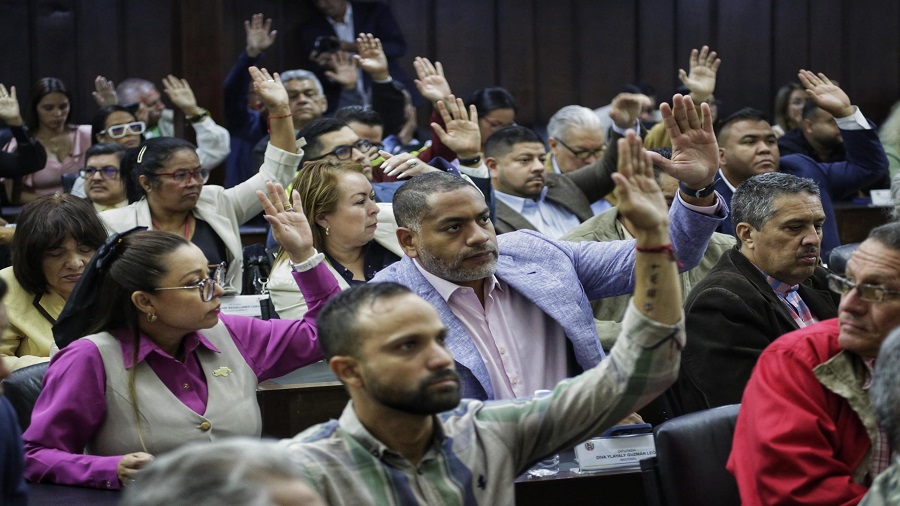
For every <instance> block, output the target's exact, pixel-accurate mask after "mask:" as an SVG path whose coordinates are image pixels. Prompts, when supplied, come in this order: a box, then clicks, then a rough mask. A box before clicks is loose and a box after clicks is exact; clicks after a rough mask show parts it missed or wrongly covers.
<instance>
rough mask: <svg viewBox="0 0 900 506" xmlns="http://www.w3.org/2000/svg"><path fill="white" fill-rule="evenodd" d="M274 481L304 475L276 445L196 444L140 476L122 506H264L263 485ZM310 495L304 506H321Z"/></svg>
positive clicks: (254, 442) (229, 441)
mask: <svg viewBox="0 0 900 506" xmlns="http://www.w3.org/2000/svg"><path fill="white" fill-rule="evenodd" d="M278 479H288V480H297V479H301V480H302V479H303V472H302V470H301V469H300V467H299V466H298V465H297V464H296V463H295V462H294V461H293V460H292V458H291V453H290V451H289V450H288V449H286V448H285V447H283V446H281V445H279V444H278V443H276V442H274V441H260V440H258V439H251V438H245V437H236V438H230V439H226V440H222V441H216V442H213V443H209V442H195V443H190V444H187V445H184V446H182V447H181V448H178V449H177V450H175V451H172V452H170V453H167V454H165V455H163V456H161V457H159V458H157V459H156V460H154V461H153V462H152V463H151V464H150V465H149V466H147V468H146V469H143V470H141V471H140V472H139V473H138V474H137V477H136V478H135V481H134V483H133V484H132V485H131V486H129V487H127V488H126V489H125V494H124V495H123V497H122V502H121V506H157V505H160V504H164V505H166V506H214V505H215V506H218V505H220V504H229V505H232V506H268V505H271V504H273V502H272V499H271V498H270V496H269V490H268V487H267V484H268V483H271V482H272V481H275V480H278ZM310 492H311V494H310V497H309V498H308V501H307V502H306V503H304V504H310V505H316V504H322V502H321V499H319V498H318V497H314V496H315V494H314V493H312V490H310ZM315 499H318V501H316V500H315Z"/></svg>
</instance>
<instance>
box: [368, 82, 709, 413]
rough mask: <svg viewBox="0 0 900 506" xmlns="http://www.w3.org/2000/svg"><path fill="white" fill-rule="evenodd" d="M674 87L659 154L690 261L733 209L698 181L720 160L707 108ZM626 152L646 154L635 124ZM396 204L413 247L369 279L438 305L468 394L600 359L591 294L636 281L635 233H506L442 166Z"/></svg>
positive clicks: (526, 385)
mask: <svg viewBox="0 0 900 506" xmlns="http://www.w3.org/2000/svg"><path fill="white" fill-rule="evenodd" d="M676 98H677V100H676V101H675V109H674V111H673V110H671V109H669V108H668V106H664V108H665V109H664V110H663V114H664V115H665V116H666V117H667V122H668V124H669V125H670V131H671V134H670V135H671V136H672V137H673V142H675V144H674V146H675V153H676V154H675V155H674V156H673V161H674V162H670V161H669V160H662V161H661V160H660V159H659V158H662V157H659V158H657V159H655V160H654V163H656V164H660V165H665V166H666V167H670V168H673V170H677V171H678V172H679V175H680V176H681V180H682V182H683V183H684V186H683V187H682V190H681V191H680V192H679V196H678V197H677V198H676V202H675V203H674V204H673V205H672V208H671V210H670V222H671V223H672V228H671V230H672V232H671V239H672V243H671V244H669V245H667V247H669V248H672V250H670V251H671V253H672V254H677V255H678V258H679V260H681V262H682V263H683V267H682V268H685V269H689V268H691V267H693V266H695V265H697V264H698V263H699V262H700V259H701V257H702V254H703V252H704V251H706V246H707V242H708V241H709V238H710V237H711V235H712V232H713V230H714V229H715V227H716V225H717V223H719V222H720V221H721V219H722V218H721V217H722V216H723V212H724V211H725V209H724V207H723V206H722V205H720V200H719V199H718V197H717V195H716V194H715V193H713V192H712V191H709V192H706V191H703V190H702V189H705V188H711V185H712V181H713V178H714V176H715V173H716V170H717V165H718V163H717V156H718V148H717V147H716V141H715V136H714V135H713V134H712V129H711V121H710V118H709V108H708V107H706V106H704V108H703V111H704V114H703V118H702V120H703V121H702V123H701V118H699V117H698V115H697V113H696V111H695V109H694V108H693V105H692V104H690V103H689V99H682V97H681V96H676ZM686 104H689V105H690V107H685V105H686ZM619 153H620V156H619V163H620V166H621V164H622V162H623V159H624V158H626V157H628V156H632V157H637V156H642V155H641V153H643V147H642V145H641V140H640V139H639V138H638V137H637V136H636V135H634V133H633V132H630V133H629V134H628V135H627V136H626V138H624V139H621V140H620V143H619ZM623 153H624V155H623ZM672 163H675V165H677V169H674V167H673V166H672ZM697 189H701V190H700V191H698V190H697ZM698 195H699V196H698ZM393 203H394V215H395V217H396V218H397V224H398V225H399V228H398V230H397V238H398V240H399V242H400V246H401V248H403V250H404V253H405V255H404V257H403V258H402V259H401V260H400V261H399V262H397V263H395V264H393V265H391V266H389V267H388V268H386V269H384V270H382V271H381V272H379V273H378V274H377V275H376V276H375V278H373V280H372V281H373V282H379V281H393V282H396V283H400V284H402V285H405V286H407V287H409V288H410V289H412V290H413V291H414V292H415V293H416V294H418V295H419V296H421V297H422V298H424V299H425V300H426V301H428V302H429V303H431V304H432V305H433V306H434V307H435V308H436V309H437V311H438V314H439V315H440V317H441V320H442V321H443V323H444V325H445V326H446V327H447V329H448V333H447V338H446V345H447V348H448V349H450V351H451V352H452V354H453V358H454V360H455V362H456V371H457V372H458V374H459V376H460V387H461V393H462V396H463V397H466V398H473V399H509V398H517V397H524V396H529V395H532V394H533V393H534V392H535V390H544V389H550V388H553V387H554V386H555V385H556V384H557V383H558V382H559V381H560V380H562V379H565V378H568V377H571V376H573V375H575V374H577V373H579V372H581V371H582V370H587V369H590V368H592V367H594V366H595V365H596V364H597V363H598V362H599V361H600V360H601V359H603V358H604V356H605V355H604V353H603V350H602V348H601V346H600V341H599V339H598V337H597V331H596V328H595V326H594V318H593V313H592V312H591V306H590V304H589V301H591V300H595V299H598V298H602V297H609V296H615V295H621V294H625V293H631V292H632V291H633V289H634V283H635V280H634V274H633V272H634V260H635V242H634V240H628V241H611V242H604V243H600V242H585V243H569V242H564V241H555V240H552V239H549V238H548V237H546V236H544V235H542V234H538V233H535V232H533V231H515V232H510V233H507V234H503V235H501V236H500V237H499V238H498V237H497V235H496V233H495V231H494V227H493V225H492V223H491V220H490V212H489V210H488V207H487V204H486V203H485V199H484V197H483V196H482V195H481V193H480V192H479V191H478V190H477V189H476V188H475V187H474V186H472V185H470V184H468V183H467V182H466V181H464V180H462V179H460V178H457V177H455V176H452V175H449V174H446V173H438V172H435V173H429V174H423V175H420V176H417V177H415V178H413V179H412V180H410V181H409V182H408V183H406V184H405V185H403V186H402V187H401V188H400V189H399V190H398V191H397V193H396V194H395V195H394V200H393ZM572 358H574V360H572Z"/></svg>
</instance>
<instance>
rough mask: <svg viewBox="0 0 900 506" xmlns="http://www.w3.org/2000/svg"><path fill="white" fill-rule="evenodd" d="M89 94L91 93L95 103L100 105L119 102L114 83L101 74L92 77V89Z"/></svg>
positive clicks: (104, 105)
mask: <svg viewBox="0 0 900 506" xmlns="http://www.w3.org/2000/svg"><path fill="white" fill-rule="evenodd" d="M91 95H93V97H94V101H95V102H97V105H98V106H100V107H106V106H108V105H116V104H117V103H119V95H118V94H117V93H116V85H115V84H113V82H112V81H110V80H109V79H107V78H105V77H103V76H97V77H96V78H94V91H93V92H91Z"/></svg>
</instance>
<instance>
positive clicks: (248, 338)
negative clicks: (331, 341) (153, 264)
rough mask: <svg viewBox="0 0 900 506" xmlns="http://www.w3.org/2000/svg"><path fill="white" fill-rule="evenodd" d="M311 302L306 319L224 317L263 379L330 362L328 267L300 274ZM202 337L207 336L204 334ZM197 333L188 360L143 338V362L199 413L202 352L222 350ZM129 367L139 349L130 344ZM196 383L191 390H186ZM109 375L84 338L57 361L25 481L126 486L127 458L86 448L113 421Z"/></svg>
mask: <svg viewBox="0 0 900 506" xmlns="http://www.w3.org/2000/svg"><path fill="white" fill-rule="evenodd" d="M294 279H295V281H297V284H298V285H299V286H300V288H301V290H302V292H303V293H304V295H305V296H306V299H307V300H309V301H312V303H311V304H310V310H309V312H307V313H306V315H304V317H303V320H269V321H263V320H257V319H255V318H248V317H244V316H236V315H226V314H222V315H220V316H219V318H220V319H221V320H222V322H223V323H224V324H225V327H226V328H227V329H228V331H229V333H230V334H231V336H232V338H233V339H234V343H235V344H236V345H237V348H238V350H239V351H240V353H241V355H242V356H243V357H244V359H245V360H246V361H247V364H248V365H249V366H250V368H251V369H252V370H253V371H254V372H255V373H256V375H257V378H258V379H259V380H260V381H264V380H266V379H270V378H277V377H280V376H283V375H285V374H287V373H289V372H291V371H293V370H296V369H297V368H299V367H303V366H305V365H309V364H311V363H314V362H316V361H318V360H320V359H321V358H322V352H321V350H320V349H319V344H318V332H317V329H316V326H315V318H316V315H317V314H318V312H319V311H320V310H321V309H322V307H323V306H324V305H325V302H327V301H328V299H330V298H331V297H332V296H334V295H336V294H338V293H339V292H340V287H339V286H338V284H337V281H335V279H334V276H333V275H331V272H330V271H329V270H328V268H327V267H326V265H325V264H324V262H323V263H320V264H319V265H318V266H316V267H315V268H313V269H311V270H309V271H306V272H303V273H294ZM201 332H202V331H201ZM201 332H193V333H191V334H188V335H186V336H185V337H184V352H185V360H184V362H178V361H176V360H173V359H172V357H171V356H169V355H168V354H167V353H166V352H164V351H163V350H162V349H160V348H159V347H158V346H156V345H155V344H154V343H153V342H152V341H151V340H150V339H148V338H147V337H146V336H143V335H142V336H141V341H140V344H139V348H138V360H139V361H146V362H147V364H148V365H149V366H150V368H151V369H152V370H153V372H155V373H156V375H157V376H159V378H160V379H161V380H162V382H163V383H164V384H165V385H166V387H167V388H168V389H169V391H171V392H172V394H173V395H174V396H175V397H176V398H177V399H178V400H179V401H181V402H182V403H183V404H184V405H185V406H187V407H189V408H191V409H192V410H193V411H194V412H196V413H198V414H203V413H204V412H205V411H206V405H207V393H208V387H207V385H206V380H205V376H204V373H203V370H202V368H201V367H200V362H199V361H198V360H197V357H196V355H195V354H194V351H195V350H196V349H197V348H198V347H205V348H207V349H210V350H212V351H214V352H217V351H218V350H216V349H215V347H214V346H213V345H212V344H211V343H210V342H209V341H207V340H206V338H204V337H203V335H202V334H201ZM122 356H123V359H124V362H125V365H126V367H128V366H129V365H131V364H132V357H133V347H132V345H131V344H130V342H129V340H127V339H126V340H122ZM184 383H188V384H190V385H191V388H189V389H185V388H181V385H183V384H184ZM106 414H107V410H106V372H105V370H104V367H103V359H102V358H101V356H100V350H99V349H98V348H97V346H96V345H95V344H94V343H93V342H91V341H88V340H86V339H79V340H77V341H74V342H73V343H72V344H70V345H69V346H67V347H66V348H64V349H63V350H61V351H60V352H59V353H57V354H56V355H54V357H53V359H52V360H51V361H50V368H49V369H48V370H47V374H46V376H45V377H44V388H43V391H42V392H41V395H40V397H38V400H37V403H36V404H35V406H34V411H33V413H32V418H31V425H30V426H29V427H28V429H27V430H26V431H25V434H24V435H23V438H24V440H25V477H26V478H27V479H28V480H29V481H34V482H49V483H59V484H65V485H81V486H87V487H95V488H119V487H120V486H121V485H120V483H119V479H118V477H117V473H116V468H117V466H118V464H119V461H120V460H121V459H122V456H109V457H107V456H97V455H86V454H84V449H85V447H86V446H87V443H88V442H89V441H90V440H91V438H92V437H93V435H94V433H96V431H97V430H98V429H99V427H100V426H101V425H102V424H103V423H104V421H105V419H106Z"/></svg>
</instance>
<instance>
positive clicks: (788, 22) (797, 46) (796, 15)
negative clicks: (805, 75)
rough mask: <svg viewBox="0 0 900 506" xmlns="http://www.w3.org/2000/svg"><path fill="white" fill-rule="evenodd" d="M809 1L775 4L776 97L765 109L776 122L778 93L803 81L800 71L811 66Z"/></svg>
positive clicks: (773, 81)
mask: <svg viewBox="0 0 900 506" xmlns="http://www.w3.org/2000/svg"><path fill="white" fill-rule="evenodd" d="M810 3H813V2H809V0H795V1H792V2H778V1H776V2H773V3H772V100H771V101H770V103H769V104H768V107H766V108H765V109H762V110H763V111H764V112H765V113H766V114H769V115H770V118H772V120H773V121H774V118H775V117H774V110H773V107H774V105H775V95H776V94H777V93H778V89H779V88H781V87H782V86H784V85H785V84H787V83H789V82H799V80H798V79H797V72H798V71H799V70H800V69H805V68H809V66H810V61H809V44H810V37H811V35H812V34H811V32H812V30H813V28H814V27H813V26H811V24H810V18H809V11H810Z"/></svg>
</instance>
